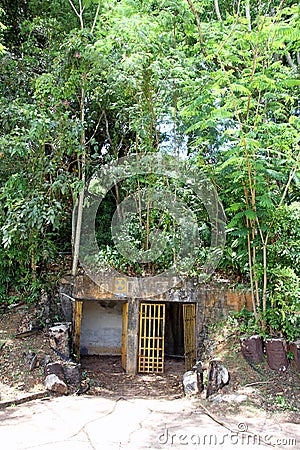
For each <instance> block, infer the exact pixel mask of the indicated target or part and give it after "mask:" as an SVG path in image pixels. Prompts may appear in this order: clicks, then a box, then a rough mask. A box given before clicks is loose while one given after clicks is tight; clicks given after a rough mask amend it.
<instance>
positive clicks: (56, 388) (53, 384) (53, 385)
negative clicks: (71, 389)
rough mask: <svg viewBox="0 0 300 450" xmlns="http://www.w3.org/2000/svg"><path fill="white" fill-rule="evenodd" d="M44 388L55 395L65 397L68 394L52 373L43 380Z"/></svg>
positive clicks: (61, 382) (62, 383)
mask: <svg viewBox="0 0 300 450" xmlns="http://www.w3.org/2000/svg"><path fill="white" fill-rule="evenodd" d="M44 385H45V388H46V389H47V390H48V391H51V392H55V393H56V394H60V395H66V394H67V393H68V387H67V385H66V383H64V382H63V381H62V380H61V379H60V378H58V376H57V375H55V374H54V373H52V374H51V375H47V377H46V378H45V380H44Z"/></svg>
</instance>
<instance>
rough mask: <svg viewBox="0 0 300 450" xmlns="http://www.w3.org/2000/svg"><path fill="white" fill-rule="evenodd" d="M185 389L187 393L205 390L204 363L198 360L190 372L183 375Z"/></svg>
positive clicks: (193, 393)
mask: <svg viewBox="0 0 300 450" xmlns="http://www.w3.org/2000/svg"><path fill="white" fill-rule="evenodd" d="M182 383H183V390H184V393H185V395H196V394H198V393H199V392H202V391H203V371H202V363H201V361H198V362H197V363H196V364H195V365H194V366H193V368H192V370H189V371H188V372H185V374H184V375H183V380H182Z"/></svg>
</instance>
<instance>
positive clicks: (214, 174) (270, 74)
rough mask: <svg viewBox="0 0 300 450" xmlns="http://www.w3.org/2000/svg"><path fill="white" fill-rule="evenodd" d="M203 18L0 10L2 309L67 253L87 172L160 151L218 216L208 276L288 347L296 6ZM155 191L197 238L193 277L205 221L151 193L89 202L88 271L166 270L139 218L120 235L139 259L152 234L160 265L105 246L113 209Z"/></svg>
mask: <svg viewBox="0 0 300 450" xmlns="http://www.w3.org/2000/svg"><path fill="white" fill-rule="evenodd" d="M217 3H218V2H212V1H211V0H195V1H194V2H193V5H194V6H195V9H194V10H193V8H192V9H191V8H190V7H189V2H187V1H185V0H180V1H178V2H174V1H171V0H164V1H161V2H157V1H154V0H153V1H152V0H151V1H148V2H144V1H130V0H121V1H115V0H109V1H107V2H98V1H97V0H95V1H92V0H86V1H84V2H77V1H74V2H73V5H74V8H75V10H76V11H74V8H72V5H71V3H70V2H69V1H63V0H54V1H51V2H49V1H47V0H43V1H37V0H29V1H21V2H20V1H13V2H8V1H7V0H2V1H1V4H0V5H1V7H2V8H3V10H4V13H3V15H2V16H1V21H2V22H3V24H4V25H5V26H6V29H5V30H3V43H4V45H5V46H6V48H7V51H6V53H4V54H3V55H1V66H2V70H1V74H0V78H1V86H2V87H3V89H2V91H1V97H0V112H1V114H0V144H1V153H0V158H1V163H2V164H1V168H0V206H1V213H0V237H1V242H2V247H1V250H0V253H1V259H0V261H1V262H0V285H1V286H2V287H1V289H2V291H3V295H5V294H7V293H9V292H12V286H13V284H14V283H17V284H18V283H19V285H20V286H22V285H24V286H25V285H26V286H29V285H30V283H32V282H33V283H34V280H35V279H36V276H39V275H40V274H41V272H43V270H44V269H45V268H46V267H47V266H48V265H49V264H50V262H51V261H52V260H53V259H55V258H56V255H57V253H58V252H59V251H61V250H66V248H65V246H67V249H68V250H70V249H71V235H70V234H71V233H70V223H71V211H72V207H73V201H74V199H76V197H77V194H78V192H79V191H80V188H81V187H82V183H83V182H84V179H85V178H87V177H88V176H90V175H91V174H93V172H94V171H95V169H97V167H98V166H99V165H101V164H103V163H105V162H108V161H110V160H112V159H117V158H118V157H123V156H126V155H128V154H131V153H139V154H143V153H147V152H156V151H158V150H159V149H163V150H164V151H165V152H168V153H172V154H173V155H184V156H185V157H186V158H189V159H190V161H191V163H192V164H193V165H194V166H197V167H198V168H199V171H203V173H205V174H206V175H207V176H208V177H209V178H210V179H211V181H212V183H213V184H214V186H216V188H217V189H218V191H219V195H220V197H221V200H222V202H223V204H224V206H225V208H226V213H227V216H228V243H227V246H226V249H225V252H224V258H223V261H222V269H223V270H225V271H226V272H230V273H233V274H238V275H242V277H243V279H244V281H246V282H247V283H249V284H250V288H251V291H252V294H253V302H254V305H253V306H254V316H255V320H256V322H257V323H259V321H261V320H262V321H266V323H265V325H266V326H269V327H270V328H272V329H273V330H275V328H276V329H277V330H279V329H280V327H285V328H284V329H282V332H283V333H285V334H286V335H291V333H292V331H291V328H288V326H289V325H291V327H294V326H295V325H296V323H294V322H293V321H294V317H296V316H295V315H294V314H293V311H295V310H296V309H297V308H298V306H297V305H298V304H297V301H298V300H297V295H298V294H297V292H298V291H297V289H298V287H297V286H298V284H297V283H298V276H300V274H299V267H300V266H299V254H300V252H299V250H300V249H299V242H300V240H299V203H298V200H299V131H300V130H299V127H300V121H299V103H298V97H299V85H300V82H299V76H298V71H299V43H300V33H299V5H298V4H296V3H295V2H293V1H288V2H287V3H285V5H286V6H284V7H283V4H282V2H280V1H279V0H278V1H277V0H276V1H274V2H271V3H272V4H270V2H269V3H263V4H262V3H261V2H256V1H254V2H252V3H251V5H250V6H251V10H250V11H249V14H248V15H247V14H246V13H245V11H246V6H247V4H248V3H247V2H244V1H242V2H241V3H240V8H238V3H237V2H233V3H232V2H228V1H227V0H223V1H221V0H220V1H219V9H220V11H219V12H218V11H217V9H216V4H217ZM2 50H3V49H2V47H0V52H1V51H2ZM155 186H156V187H167V188H168V189H170V190H171V191H172V192H176V194H177V195H178V197H179V198H181V200H182V201H183V202H184V203H185V204H186V205H188V207H190V208H191V209H192V210H194V211H195V212H196V214H197V218H198V221H199V223H201V224H202V228H201V229H200V234H201V241H202V246H201V249H199V258H198V261H197V262H196V264H195V267H194V268H193V270H192V273H191V274H192V275H197V274H198V273H199V272H201V267H202V265H203V261H204V260H205V257H206V255H207V249H208V247H209V243H210V225H209V221H208V218H207V214H206V212H205V210H204V208H203V205H200V204H199V202H197V199H196V198H195V195H193V193H192V192H191V191H190V190H189V189H188V188H187V187H186V186H183V185H181V184H180V183H177V184H176V183H175V182H174V183H173V182H172V180H168V181H167V180H163V179H161V178H160V177H152V178H151V177H148V178H147V177H144V178H143V177H140V178H139V179H133V180H130V181H126V182H124V183H120V185H119V186H117V187H116V189H115V190H112V192H111V193H110V194H109V196H107V198H106V199H105V200H104V201H103V203H102V205H101V208H100V210H99V214H98V218H97V233H98V235H97V238H98V242H99V246H100V249H101V251H100V254H99V260H101V261H102V263H107V262H108V263H109V264H110V265H111V266H113V267H114V268H116V269H118V270H124V271H126V272H127V273H129V274H135V273H138V274H149V273H157V272H159V271H162V270H165V268H167V267H169V266H170V264H171V263H173V262H174V259H175V256H174V255H175V254H176V251H177V249H178V246H179V245H180V236H179V235H178V228H176V224H175V223H174V221H173V220H172V217H170V215H168V214H161V212H159V211H155V210H153V211H151V212H149V213H148V212H147V211H144V212H143V213H142V214H141V215H140V217H139V218H137V219H135V220H133V221H132V223H131V224H130V226H129V227H128V228H127V229H126V230H124V233H125V234H126V233H127V234H126V236H125V235H123V239H125V240H128V242H131V243H132V244H134V246H135V247H136V248H139V249H141V250H142V249H143V250H144V251H145V250H146V251H147V250H148V249H149V248H150V245H149V244H150V235H151V232H153V231H154V230H155V229H159V230H161V232H162V235H163V236H164V239H165V242H166V246H165V248H166V250H165V252H164V253H163V254H162V255H159V256H158V257H157V258H156V260H155V261H151V262H147V263H145V264H139V263H137V262H134V261H130V259H129V258H127V259H126V257H124V255H123V256H122V255H121V254H120V253H119V252H118V250H117V248H116V246H115V244H114V242H113V241H112V236H111V233H110V223H111V218H112V215H113V210H114V209H115V207H116V205H117V204H119V203H120V202H121V201H122V200H123V199H124V198H126V196H128V195H131V194H132V193H133V192H136V191H137V190H138V189H143V188H144V187H155ZM66 242H67V244H65V243H66ZM62 247H63V248H62ZM1 277H2V278H1ZM30 280H31V281H30ZM267 310H268V311H267ZM269 310H270V311H269ZM274 311H275V313H274ZM269 312H270V314H269V316H268V315H267V313H269ZM262 313H263V316H261V314H262ZM273 313H274V314H273ZM272 314H273V316H272ZM271 316H272V317H271ZM287 318H288V319H287ZM252 319H253V317H251V318H250V317H249V318H248V319H247V320H248V322H249V323H248V327H249V329H253V330H254V329H256V324H254V323H253V320H252ZM286 319H287V320H288V323H289V325H287V323H286V322H285V320H286Z"/></svg>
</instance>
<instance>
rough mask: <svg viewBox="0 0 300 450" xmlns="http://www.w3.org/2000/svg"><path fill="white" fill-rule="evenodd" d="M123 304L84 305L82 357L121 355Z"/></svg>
mask: <svg viewBox="0 0 300 450" xmlns="http://www.w3.org/2000/svg"><path fill="white" fill-rule="evenodd" d="M121 350H122V303H121V302H112V301H110V302H97V301H88V302H84V303H83V311H82V322H81V338H80V352H81V354H82V355H114V354H116V355H120V354H121Z"/></svg>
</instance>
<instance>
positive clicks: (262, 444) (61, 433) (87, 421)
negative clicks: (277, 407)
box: [0, 396, 300, 450]
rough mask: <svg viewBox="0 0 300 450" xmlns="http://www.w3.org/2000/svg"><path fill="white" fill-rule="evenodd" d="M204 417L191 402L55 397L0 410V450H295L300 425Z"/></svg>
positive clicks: (260, 419) (264, 419)
mask: <svg viewBox="0 0 300 450" xmlns="http://www.w3.org/2000/svg"><path fill="white" fill-rule="evenodd" d="M218 420H219V422H221V423H218V422H216V421H215V420H214V419H212V418H211V417H209V415H207V414H206V413H205V411H203V409H201V408H199V404H198V403H197V401H196V400H191V399H188V398H184V399H177V400H163V399H162V400H157V399H155V400H154V399H151V398H149V399H136V398H135V399H131V398H128V399H126V398H123V397H121V398H120V399H118V400H115V399H106V398H101V397H90V396H82V397H72V396H70V397H57V398H51V399H46V400H35V401H32V402H29V403H26V404H23V405H20V406H15V407H9V408H6V409H3V410H1V411H0V442H1V449H3V450H4V449H5V450H6V449H9V450H25V449H28V450H34V449H43V450H50V449H51V450H69V449H70V450H89V449H93V450H112V449H114V450H116V449H126V450H127V449H128V450H137V449H147V450H149V449H166V450H167V449H172V450H173V449H174V450H177V449H184V448H189V449H190V448H199V449H200V448H201V449H213V448H219V449H222V448H223V449H225V450H227V449H234V448H237V449H241V448H245V449H256V450H258V449H265V448H276V449H277V448H282V449H295V450H298V449H300V425H299V424H292V423H275V422H274V420H272V419H267V418H266V417H263V416H261V417H257V418H241V417H235V418H234V419H232V418H230V420H229V419H228V418H227V419H226V418H222V419H221V418H218Z"/></svg>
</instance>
